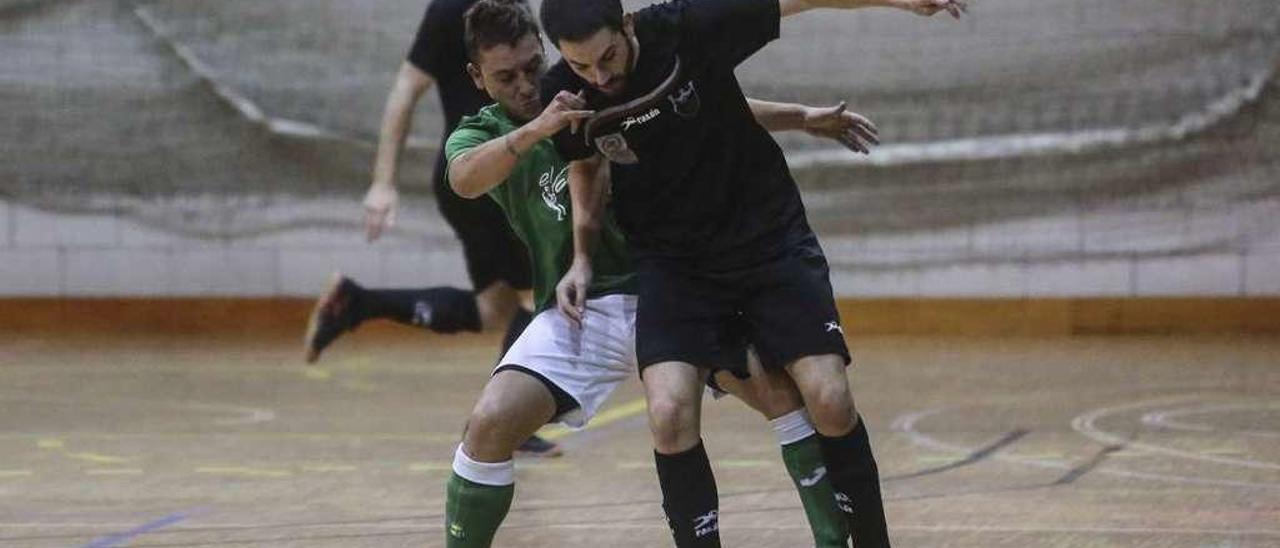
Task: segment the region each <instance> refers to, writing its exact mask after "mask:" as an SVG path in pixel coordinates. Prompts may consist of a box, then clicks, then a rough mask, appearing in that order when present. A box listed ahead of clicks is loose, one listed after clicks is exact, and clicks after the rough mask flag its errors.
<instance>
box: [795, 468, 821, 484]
mask: <svg viewBox="0 0 1280 548" xmlns="http://www.w3.org/2000/svg"><path fill="white" fill-rule="evenodd" d="M825 477H827V467H826V466H819V467H817V468H814V469H813V475H812V476H809V477H807V478H800V487H813V486H815V485H817V484H818V482H820V481H822V478H825Z"/></svg>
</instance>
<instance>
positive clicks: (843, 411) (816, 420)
mask: <svg viewBox="0 0 1280 548" xmlns="http://www.w3.org/2000/svg"><path fill="white" fill-rule="evenodd" d="M805 406H806V407H807V408H808V411H809V417H810V420H812V421H813V425H814V427H815V428H817V430H818V431H819V432H821V433H823V434H825V435H828V436H840V435H844V434H847V433H848V432H849V430H852V429H853V426H854V423H853V416H854V407H853V395H852V394H851V393H850V392H849V387H848V385H846V384H844V383H841V384H839V385H835V386H831V385H825V386H820V387H818V388H817V389H815V390H813V391H811V393H810V394H809V395H808V397H806V398H805Z"/></svg>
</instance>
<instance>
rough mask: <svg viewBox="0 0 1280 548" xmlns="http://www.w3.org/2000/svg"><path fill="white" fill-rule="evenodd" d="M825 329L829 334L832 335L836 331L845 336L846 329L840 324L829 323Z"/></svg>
mask: <svg viewBox="0 0 1280 548" xmlns="http://www.w3.org/2000/svg"><path fill="white" fill-rule="evenodd" d="M825 327H826V329H827V333H831V332H832V331H835V332H837V333H839V334H841V335H844V328H843V327H840V322H827V323H826V325H825Z"/></svg>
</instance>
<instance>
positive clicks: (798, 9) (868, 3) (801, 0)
mask: <svg viewBox="0 0 1280 548" xmlns="http://www.w3.org/2000/svg"><path fill="white" fill-rule="evenodd" d="M778 7H779V8H781V10H782V16H783V17H786V16H788V15H796V14H798V13H804V12H806V11H809V10H812V9H818V8H830V9H844V10H851V9H858V8H874V7H882V8H898V9H901V10H906V11H909V12H912V13H916V14H919V15H924V16H926V17H928V16H931V15H934V14H936V13H938V12H940V11H946V12H947V13H950V14H951V16H952V17H955V18H956V19H959V18H960V15H961V14H963V13H965V12H966V11H967V10H968V9H969V4H968V2H966V1H965V0H778Z"/></svg>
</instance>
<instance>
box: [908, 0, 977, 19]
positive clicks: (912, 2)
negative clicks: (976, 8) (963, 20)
mask: <svg viewBox="0 0 1280 548" xmlns="http://www.w3.org/2000/svg"><path fill="white" fill-rule="evenodd" d="M894 6H895V7H897V8H901V9H904V10H907V11H910V12H912V13H915V14H918V15H923V16H925V17H931V16H933V15H934V14H936V13H938V12H940V11H946V12H947V13H950V14H951V16H952V17H954V18H956V19H959V18H960V16H961V15H962V14H965V13H968V12H969V3H968V2H966V1H965V0H894Z"/></svg>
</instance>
